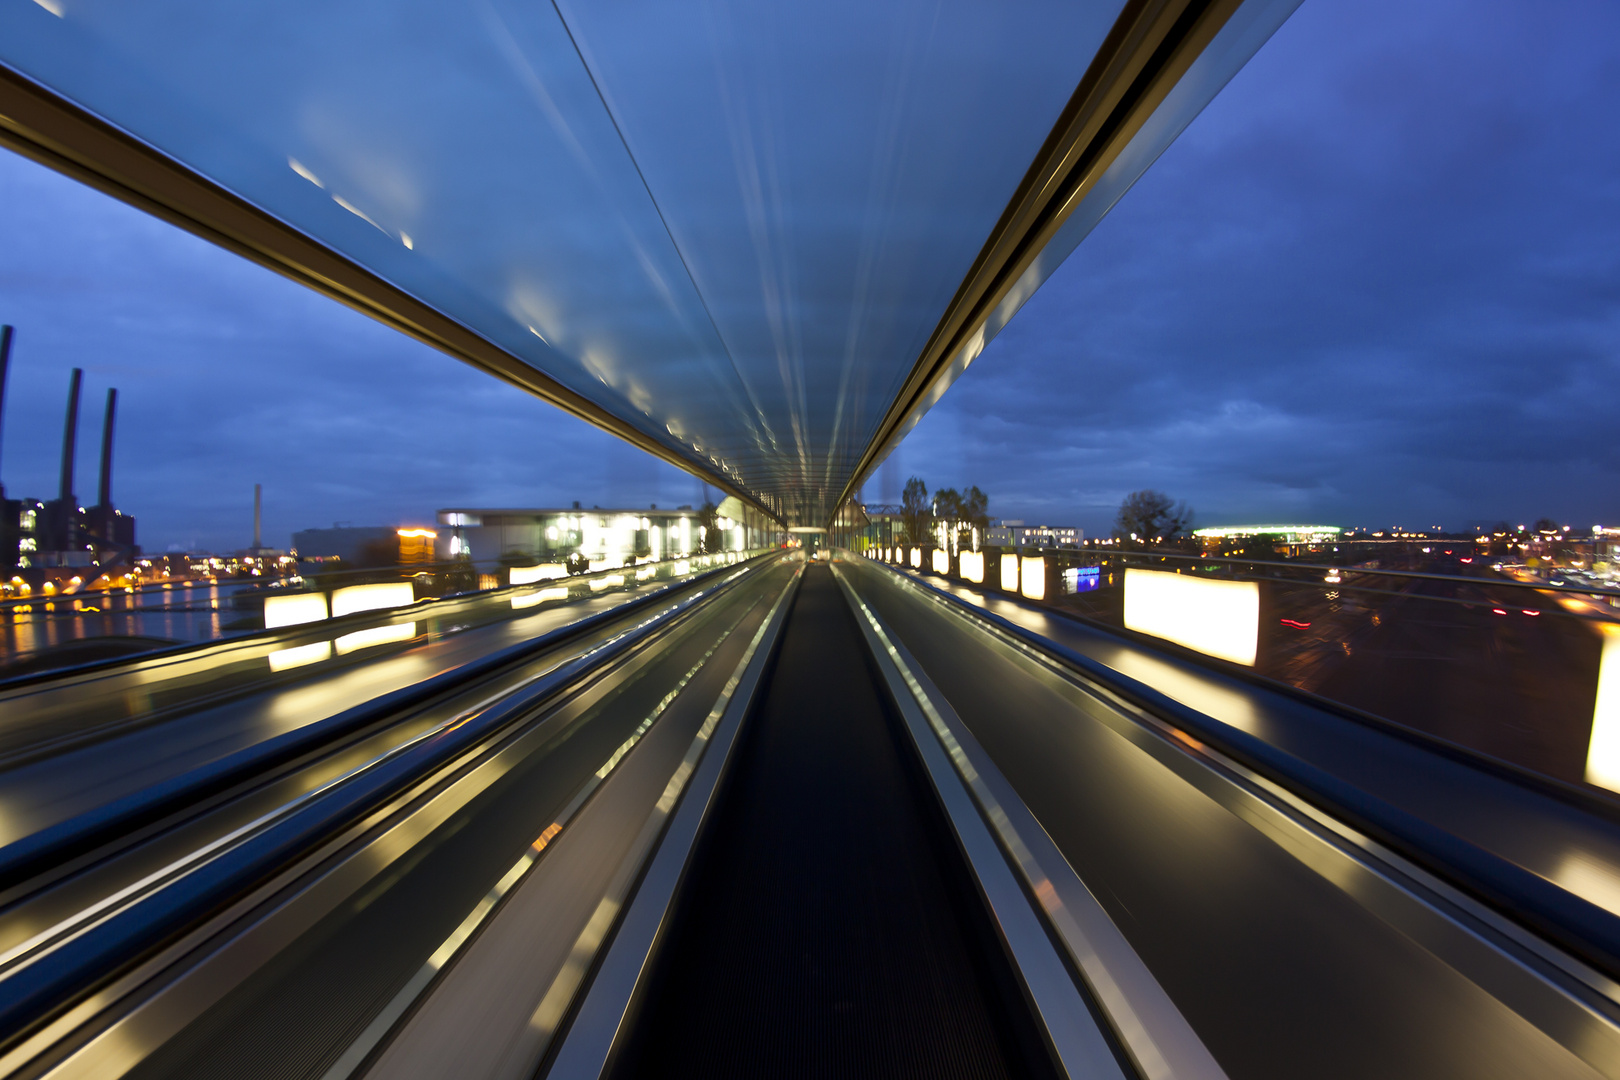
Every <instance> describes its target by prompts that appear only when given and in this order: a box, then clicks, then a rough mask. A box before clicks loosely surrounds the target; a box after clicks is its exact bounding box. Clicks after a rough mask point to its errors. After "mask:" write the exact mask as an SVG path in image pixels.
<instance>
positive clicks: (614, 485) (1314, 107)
mask: <svg viewBox="0 0 1620 1080" xmlns="http://www.w3.org/2000/svg"><path fill="white" fill-rule="evenodd" d="M1616 101H1620V8H1617V7H1615V6H1614V5H1612V4H1609V3H1605V2H1602V0H1591V2H1587V3H1547V4H1535V5H1531V4H1522V3H1521V4H1505V3H1490V2H1486V0H1473V2H1469V3H1462V2H1460V0H1429V2H1427V3H1424V4H1421V5H1413V4H1409V3H1393V2H1382V0H1306V2H1305V4H1304V5H1303V7H1301V9H1300V10H1299V12H1298V13H1297V14H1296V15H1295V16H1294V17H1293V18H1292V20H1291V21H1290V22H1289V23H1288V24H1287V25H1285V26H1284V27H1283V29H1282V30H1281V31H1280V32H1279V33H1278V35H1277V36H1276V37H1275V38H1274V39H1273V40H1272V41H1271V43H1270V44H1268V45H1267V46H1266V47H1265V48H1264V49H1263V50H1262V51H1261V53H1260V54H1259V55H1258V56H1257V57H1256V58H1255V60H1254V61H1252V62H1251V63H1250V65H1249V66H1248V67H1247V68H1245V69H1244V70H1243V71H1242V72H1240V73H1239V75H1238V76H1237V77H1236V79H1234V80H1233V82H1232V83H1231V85H1230V86H1229V87H1228V88H1227V89H1226V90H1225V91H1224V92H1223V93H1222V94H1221V96H1220V97H1218V98H1217V99H1216V101H1215V102H1214V103H1213V104H1212V105H1211V106H1210V107H1209V108H1208V109H1207V110H1206V111H1205V113H1204V114H1203V115H1202V116H1201V117H1200V118H1199V119H1198V120H1197V121H1195V122H1194V124H1193V125H1192V126H1191V127H1190V128H1189V129H1188V131H1187V132H1186V134H1185V135H1183V136H1182V138H1181V139H1180V140H1179V141H1178V142H1177V143H1176V144H1175V145H1174V146H1172V148H1171V149H1170V150H1169V152H1168V153H1166V154H1165V156H1164V157H1163V158H1162V159H1161V160H1160V161H1159V162H1158V163H1157V164H1156V165H1155V166H1154V167H1153V168H1152V169H1151V170H1149V172H1148V174H1147V175H1146V176H1145V177H1144V178H1143V179H1142V180H1141V181H1140V182H1139V183H1138V184H1137V186H1136V187H1135V188H1134V189H1133V190H1132V191H1131V192H1130V193H1129V194H1128V195H1127V196H1126V197H1125V198H1124V199H1123V200H1122V201H1121V203H1120V204H1119V205H1118V206H1117V207H1116V208H1115V210H1114V211H1113V213H1112V214H1111V215H1110V216H1109V217H1108V218H1107V219H1105V220H1104V222H1103V223H1102V225H1101V226H1100V227H1099V228H1098V229H1097V230H1096V231H1095V232H1094V233H1093V234H1092V236H1091V237H1090V238H1089V239H1088V240H1087V241H1086V242H1085V243H1084V244H1082V245H1081V247H1080V249H1079V250H1078V251H1077V252H1076V253H1075V255H1073V256H1072V257H1071V258H1070V259H1069V261H1068V262H1067V263H1066V264H1065V265H1064V267H1063V268H1062V269H1061V270H1060V271H1059V272H1058V273H1057V274H1056V275H1055V276H1054V277H1053V278H1052V279H1051V280H1050V281H1048V282H1047V284H1046V285H1045V286H1044V287H1043V288H1042V290H1041V291H1040V292H1039V293H1038V294H1037V295H1036V296H1035V298H1034V299H1033V300H1031V301H1030V303H1029V304H1028V305H1027V306H1026V307H1025V309H1024V310H1023V312H1022V313H1021V314H1020V315H1019V317H1018V318H1017V319H1016V320H1015V321H1014V322H1013V323H1012V325H1011V326H1010V327H1009V328H1008V329H1007V330H1006V331H1004V332H1003V333H1002V335H1001V336H1000V337H999V338H998V339H997V340H996V341H995V342H993V343H992V344H991V346H990V347H989V348H988V349H987V350H986V351H985V353H984V355H983V356H982V357H980V359H979V360H978V361H977V362H976V363H975V364H974V366H973V367H972V369H971V370H970V371H969V373H968V374H967V375H966V376H965V377H964V378H963V379H962V380H961V381H960V382H958V383H957V385H956V386H955V387H954V388H953V389H952V391H951V392H950V393H949V394H948V395H947V396H946V398H945V400H944V401H943V402H942V404H941V405H940V406H938V407H937V408H936V409H935V410H934V412H933V413H931V414H930V415H929V416H928V417H927V418H926V419H925V420H924V421H923V423H922V424H921V425H920V426H919V427H918V428H917V429H916V431H915V432H914V433H913V434H912V435H911V436H910V438H909V439H908V440H907V442H906V443H905V444H904V446H903V447H902V448H901V450H900V452H899V454H898V455H897V460H895V461H892V462H891V463H890V464H889V465H888V466H886V467H885V469H884V471H883V473H882V474H881V475H880V476H879V477H878V478H875V479H874V480H873V481H872V482H870V483H869V484H868V486H867V489H866V494H867V497H868V498H869V499H877V498H883V497H885V496H892V495H893V494H895V493H896V489H897V487H898V482H899V481H900V480H903V478H904V476H905V475H907V474H910V473H917V474H920V475H922V476H923V477H924V478H925V479H926V480H927V481H928V482H929V483H930V485H931V486H936V487H937V486H939V485H942V484H953V485H963V484H968V483H976V484H978V485H979V486H980V487H982V488H984V489H985V490H986V491H988V492H989V493H990V495H991V498H992V512H994V513H997V514H1000V515H1004V516H1010V517H1022V518H1026V519H1032V520H1045V521H1050V522H1053V523H1070V524H1079V525H1081V526H1083V527H1085V528H1086V529H1088V531H1097V530H1100V529H1104V528H1106V525H1107V523H1108V521H1109V519H1110V518H1111V516H1112V508H1113V507H1114V506H1117V504H1118V502H1119V499H1120V498H1121V496H1122V495H1123V494H1124V493H1126V492H1128V491H1130V490H1133V489H1136V488H1141V487H1157V488H1162V489H1164V490H1166V491H1168V492H1170V493H1171V494H1172V495H1174V496H1176V497H1182V498H1186V499H1188V500H1189V501H1191V502H1192V503H1193V505H1194V506H1195V507H1196V508H1197V510H1198V513H1199V517H1200V520H1201V521H1202V522H1204V523H1209V524H1216V523H1236V522H1242V521H1247V520H1256V519H1260V518H1266V519H1280V518H1288V519H1295V520H1298V519H1305V518H1309V519H1312V520H1313V521H1319V522H1324V523H1330V524H1341V525H1352V524H1362V523H1366V524H1396V523H1400V524H1412V525H1420V524H1434V523H1444V524H1447V525H1460V524H1461V523H1462V522H1464V521H1466V520H1471V519H1476V518H1490V519H1495V518H1499V517H1500V518H1509V519H1515V520H1518V519H1524V518H1527V517H1536V516H1540V515H1543V514H1546V515H1550V516H1553V517H1555V518H1559V519H1561V520H1565V521H1571V522H1573V523H1576V524H1581V525H1589V524H1591V523H1593V522H1595V521H1599V520H1602V521H1606V522H1611V523H1614V522H1620V439H1616V437H1615V432H1616V430H1617V424H1616V422H1615V420H1614V414H1615V405H1616V403H1620V136H1617V134H1616V131H1617V130H1620V125H1617V124H1616V123H1615V122H1614V119H1613V110H1614V103H1615V102H1616ZM0 321H4V322H11V323H15V324H17V325H18V327H19V336H18V341H17V347H16V350H15V353H14V356H13V364H12V371H11V379H10V385H9V387H8V392H7V407H6V414H7V415H6V418H5V428H4V434H3V444H0V480H4V482H5V485H6V490H7V493H8V494H9V495H12V496H18V495H37V496H40V497H48V496H49V495H50V494H52V493H54V490H55V486H56V465H57V454H58V450H59V446H60V431H61V421H62V408H63V404H64V398H65V393H66V387H67V381H68V375H67V372H68V370H69V369H70V368H71V367H73V366H80V367H83V368H85V370H86V404H85V407H84V410H83V419H82V430H83V435H82V437H81V442H80V472H79V479H78V483H77V489H78V493H79V494H80V496H81V498H84V499H88V498H89V497H90V496H92V495H93V493H94V489H95V477H94V463H95V453H96V439H97V438H98V436H99V416H100V409H101V404H102V400H103V397H104V394H105V390H106V388H107V387H108V386H110V385H116V386H117V387H118V388H119V390H120V410H121V414H120V419H119V435H118V455H117V465H116V470H115V472H116V475H115V481H114V489H115V497H116V498H115V501H116V502H117V503H118V504H119V505H120V506H122V507H123V508H125V509H126V510H128V511H131V512H133V513H135V514H136V515H137V516H138V518H139V521H140V529H141V540H142V542H143V543H144V544H145V545H146V546H147V547H148V548H149V549H153V550H163V549H165V548H167V547H169V546H171V545H178V546H185V547H192V546H201V547H209V548H232V547H237V546H240V545H243V544H245V543H246V542H247V540H248V533H249V530H250V528H251V493H252V485H253V484H254V483H255V482H260V483H263V484H264V486H265V492H266V534H267V536H266V539H267V540H268V541H269V542H272V543H285V542H286V541H287V537H288V534H290V532H291V531H292V530H294V529H298V528H304V527H308V526H313V525H325V524H330V523H332V522H334V521H349V522H354V523H355V524H373V523H410V522H423V521H426V520H428V519H429V518H430V517H431V514H432V512H433V510H435V509H436V508H438V507H442V506H451V505H475V506H476V505H483V506H489V505H546V504H558V503H566V502H568V501H571V500H574V499H581V500H584V501H585V503H586V505H590V504H592V503H600V504H602V505H610V504H612V505H641V504H647V503H659V504H679V503H687V502H693V501H694V500H696V499H698V498H700V497H701V491H700V489H699V485H698V483H697V481H695V480H693V479H691V478H690V477H687V476H686V475H685V474H682V473H679V472H677V471H676V470H675V469H673V468H671V467H669V466H665V465H663V464H661V463H659V462H656V461H654V460H652V459H650V458H648V457H646V456H644V455H642V454H640V453H639V452H638V451H634V450H631V449H629V448H628V447H625V446H623V445H621V444H619V443H617V442H616V441H615V440H614V439H612V438H611V437H609V436H607V435H604V434H601V433H599V432H596V431H594V430H593V429H591V428H589V427H587V426H586V425H584V424H582V423H580V422H577V421H574V420H571V419H569V418H567V417H565V416H563V415H562V414H560V413H557V412H556V411H555V410H551V409H549V408H547V407H546V406H544V405H541V404H539V403H538V402H535V401H533V400H531V399H528V398H526V397H524V396H523V395H521V394H519V393H518V392H516V391H513V390H510V389H507V388H505V387H503V386H501V385H500V384H497V383H496V382H494V381H493V380H491V379H488V378H486V377H484V376H482V375H480V374H478V373H477V372H474V371H472V370H471V369H469V368H465V367H463V366H461V365H460V364H458V363H456V362H454V361H451V360H448V359H446V358H445V357H443V356H441V355H439V354H437V353H435V352H433V351H431V350H429V349H427V348H426V347H423V346H420V345H418V344H416V343H414V342H411V341H409V340H406V339H404V338H402V337H400V336H399V335H397V334H395V333H393V332H391V331H389V330H386V329H384V328H382V327H380V326H378V325H376V324H374V323H372V322H370V321H369V320H368V319H366V318H364V317H362V316H360V315H357V314H355V313H353V312H351V311H349V310H347V309H345V308H342V307H339V306H337V305H335V304H333V303H332V302H330V301H328V300H325V299H323V298H321V297H318V296H315V295H314V294H311V293H309V292H307V291H305V290H303V289H302V288H300V287H298V286H296V285H293V284H291V283H289V282H287V281H284V280H282V279H281V278H279V277H277V276H275V275H273V274H271V273H269V272H267V271H264V270H261V269H259V268H257V267H254V266H251V265H249V264H246V263H244V262H242V261H241V260H239V259H237V258H235V257H234V256H230V255H227V254H225V253H223V252H220V251H218V250H216V249H214V248H212V247H210V246H209V245H207V244H206V243H204V242H202V241H199V240H196V239H195V238H192V237H190V236H188V235H186V234H183V233H180V232H178V231H176V230H174V229H173V228H171V227H169V226H167V225H164V224H162V223H160V222H157V221H155V220H153V219H150V218H147V217H145V216H144V215H142V214H140V213H139V212H136V211H133V210H131V209H129V208H127V207H124V206H122V205H121V204H118V203H115V202H113V201H111V200H109V199H107V198H105V197H103V196H101V195H99V194H96V193H94V192H92V191H89V190H87V189H84V188H82V187H80V186H78V185H76V184H74V183H73V182H71V181H68V180H65V179H63V178H61V177H58V176H56V175H55V174H53V173H51V172H49V171H48V170H45V169H43V168H41V167H39V166H36V165H33V164H31V163H29V162H26V161H23V160H21V159H18V158H15V157H11V156H0Z"/></svg>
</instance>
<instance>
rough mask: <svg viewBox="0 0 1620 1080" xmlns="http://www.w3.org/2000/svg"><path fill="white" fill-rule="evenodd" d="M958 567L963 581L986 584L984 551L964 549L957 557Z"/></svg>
mask: <svg viewBox="0 0 1620 1080" xmlns="http://www.w3.org/2000/svg"><path fill="white" fill-rule="evenodd" d="M956 568H957V570H958V571H959V572H960V573H961V575H962V580H963V581H971V582H974V583H975V584H979V585H983V584H984V552H982V551H964V552H962V554H960V555H958V556H957V557H956Z"/></svg>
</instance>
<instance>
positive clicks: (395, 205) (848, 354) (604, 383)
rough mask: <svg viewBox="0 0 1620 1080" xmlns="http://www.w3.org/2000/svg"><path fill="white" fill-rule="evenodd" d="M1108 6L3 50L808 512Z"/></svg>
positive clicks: (448, 9) (760, 493)
mask: <svg viewBox="0 0 1620 1080" xmlns="http://www.w3.org/2000/svg"><path fill="white" fill-rule="evenodd" d="M1288 6H1289V7H1291V6H1292V4H1289V5H1288ZM1119 10H1120V6H1119V4H1118V3H1117V2H1115V0H1109V2H1106V3H1103V2H1074V0H1061V2H1059V0H1028V2H1020V3H1016V4H1012V3H1003V4H985V3H981V2H977V0H975V2H967V0H945V2H929V3H924V2H920V0H909V2H908V0H896V2H886V3H878V2H873V0H831V2H822V3H817V4H796V5H785V4H784V5H772V4H764V3H758V2H742V0H712V2H708V3H692V4H676V3H668V2H650V0H632V2H622V3H610V4H604V3H579V2H577V0H558V3H556V4H555V5H551V4H545V5H542V4H536V3H532V2H525V3H515V2H509V0H471V2H469V3H465V4H454V5H449V4H443V3H429V2H425V0H386V2H385V0H345V2H339V3H333V2H332V0H319V2H314V0H286V2H283V3H280V4H276V5H273V6H268V7H267V6H263V5H234V4H219V3H215V2H203V0H189V2H176V0H166V2H165V0H150V2H146V3H140V4H131V3H127V2H125V0H35V2H34V3H32V4H30V3H22V2H12V3H7V4H5V5H0V60H3V61H4V62H5V63H6V64H7V65H9V66H11V67H12V68H13V69H14V70H16V71H18V72H20V73H22V74H24V75H25V76H27V77H29V78H31V79H33V80H35V81H36V82H38V83H40V84H43V85H44V86H46V87H48V88H49V89H51V90H52V91H54V92H56V93H58V94H60V95H62V96H64V97H66V98H68V99H70V100H72V101H74V102H76V103H78V104H79V105H81V106H83V107H84V108H86V109H88V110H90V111H92V112H94V113H97V114H98V115H100V116H102V117H104V118H106V119H107V120H109V121H110V122H112V123H114V124H116V125H118V126H120V127H122V128H124V129H125V130H127V131H129V132H131V133H132V134H134V135H136V136H138V137H139V138H141V139H143V140H145V141H146V142H148V143H149V144H151V145H152V146H154V147H156V148H158V149H160V150H162V151H163V152H165V153H166V154H168V155H170V156H171V157H173V158H174V159H176V160H177V161H179V162H180V163H182V164H183V165H185V166H187V167H189V168H191V169H192V170H195V171H196V172H198V173H200V174H202V175H204V176H206V177H208V178H210V179H212V180H213V181H215V182H217V183H219V184H221V185H222V186H224V187H226V188H228V189H230V190H232V191H234V192H235V193H237V194H238V195H240V196H241V197H243V198H245V199H246V200H248V201H249V202H251V203H253V204H255V205H256V206H258V207H260V208H261V209H263V210H265V211H266V212H268V213H270V214H272V215H274V216H276V217H277V218H279V219H280V220H282V221H284V222H286V223H288V224H290V225H292V226H294V227H296V228H297V229H299V230H301V231H303V232H304V233H306V234H308V235H310V236H312V237H314V238H316V239H318V240H319V241H321V242H322V243H324V244H326V245H327V246H329V247H330V248H332V249H333V250H335V251H337V252H339V253H340V254H341V255H343V256H345V257H346V258H348V259H350V260H352V261H354V262H356V263H358V264H359V265H361V266H363V267H365V268H367V269H368V270H370V271H372V272H373V273H375V274H377V275H379V276H380V277H382V278H384V279H385V280H387V281H389V282H391V283H393V284H394V285H396V286H398V287H400V288H401V289H403V290H405V291H407V292H409V293H411V294H412V295H414V296H415V297H417V298H418V299H420V300H422V301H423V302H425V303H427V304H429V305H430V306H432V307H434V308H436V309H438V310H439V311H441V312H443V313H445V314H447V315H449V316H451V317H452V318H454V319H456V320H458V321H459V322H461V323H462V324H464V325H465V326H467V327H469V328H471V329H472V330H474V331H475V332H476V333H478V334H479V335H481V336H482V337H484V338H486V339H487V340H489V341H490V342H492V343H494V344H495V345H496V346H498V347H499V348H501V349H503V350H505V351H506V352H508V353H510V354H512V355H513V356H515V357H517V358H519V359H520V360H522V361H523V362H524V363H527V364H529V365H531V366H532V367H534V368H536V369H538V370H539V371H541V372H543V373H545V374H546V375H549V376H550V377H551V378H553V379H555V380H556V381H557V382H559V383H561V384H563V385H564V386H566V387H569V388H571V389H573V390H574V391H576V392H578V393H579V394H581V395H582V396H585V397H587V398H589V399H592V400H594V401H595V402H597V403H598V404H600V405H601V406H603V407H604V408H606V409H607V410H608V411H609V412H611V413H613V414H615V415H616V416H618V417H619V418H620V419H622V420H624V421H627V422H628V423H629V424H631V425H632V426H634V427H636V428H638V429H639V430H641V431H642V432H644V433H646V434H648V435H650V436H652V437H653V438H655V439H657V440H658V441H660V442H661V443H663V444H664V445H665V446H666V447H668V448H670V449H671V450H673V451H675V452H676V453H677V454H679V455H680V456H682V457H683V458H684V459H685V460H687V461H688V462H690V463H691V464H692V466H693V467H694V469H696V470H698V471H700V472H707V473H709V474H710V475H711V476H720V477H724V478H725V479H726V480H728V481H729V483H730V484H731V485H732V486H734V487H735V488H737V489H740V490H742V491H744V492H746V493H748V494H751V495H753V496H754V497H755V498H757V499H758V500H759V501H760V502H761V503H762V504H763V505H765V506H766V507H768V508H770V509H772V510H773V511H774V512H776V513H778V514H779V515H781V516H782V517H783V518H784V520H785V521H786V522H787V523H789V524H817V525H819V524H821V523H822V522H824V521H825V520H826V518H827V517H828V516H829V515H830V512H831V510H832V508H833V507H832V504H833V502H834V501H835V500H836V499H837V497H838V496H839V494H840V492H841V491H842V490H843V488H844V486H845V484H846V483H847V482H848V481H849V480H850V479H851V476H852V474H853V471H854V469H855V468H856V464H857V461H858V459H859V458H860V457H861V455H862V453H863V451H864V450H865V449H866V448H867V446H868V444H869V443H870V442H871V440H872V439H873V436H874V433H875V432H876V430H877V427H878V424H879V422H880V420H881V419H882V417H883V415H884V413H885V411H886V409H887V408H888V407H889V405H890V403H891V402H892V401H893V400H894V399H895V397H896V395H897V393H898V392H899V390H900V387H901V384H902V382H903V381H904V380H905V379H906V377H907V375H908V374H909V373H910V372H911V369H912V366H913V365H914V364H915V363H916V361H917V359H918V356H919V354H920V353H921V351H922V350H923V348H924V345H925V344H926V343H927V341H928V339H929V336H930V334H931V333H932V332H933V331H934V329H935V327H936V325H937V324H938V323H939V320H940V318H941V316H942V315H943V313H944V312H945V310H946V308H947V306H948V305H949V304H950V302H951V299H952V297H953V295H954V294H955V292H956V290H957V289H958V287H959V286H960V285H961V284H962V282H963V279H964V277H965V275H966V274H967V273H968V271H969V268H970V267H971V265H972V264H973V261H974V259H975V257H976V256H977V255H978V254H979V252H980V250H981V248H982V247H983V245H984V243H985V240H986V238H987V236H989V235H990V233H991V232H992V230H993V228H994V227H995V225H996V222H997V220H998V218H999V217H1000V216H1001V214H1002V212H1003V210H1004V209H1005V208H1006V207H1007V205H1008V202H1009V199H1010V198H1011V197H1012V196H1013V194H1014V191H1015V189H1016V188H1017V186H1018V184H1019V182H1020V180H1021V179H1022V178H1023V176H1024V174H1025V172H1026V170H1027V169H1028V168H1029V165H1030V162H1031V161H1032V160H1033V159H1034V158H1035V156H1036V155H1037V153H1038V151H1039V150H1040V149H1041V146H1042V144H1043V141H1044V140H1045V139H1046V137H1047V136H1048V134H1049V133H1050V132H1051V130H1052V128H1053V125H1054V123H1055V122H1056V121H1057V119H1058V117H1059V114H1060V112H1061V110H1062V109H1063V107H1064V106H1065V104H1066V103H1067V102H1068V100H1069V98H1070V96H1071V95H1072V94H1073V93H1074V91H1075V87H1076V86H1077V84H1078V83H1079V82H1080V79H1081V77H1082V75H1083V74H1084V73H1085V71H1086V68H1087V66H1088V64H1090V62H1091V60H1092V57H1093V55H1094V54H1095V52H1096V51H1097V49H1098V47H1099V46H1100V45H1101V44H1102V42H1103V39H1104V37H1105V36H1106V35H1107V33H1108V32H1109V30H1110V28H1111V27H1112V25H1113V23H1114V21H1115V19H1116V17H1117V16H1118V15H1119ZM1279 21H1280V20H1279ZM1261 40H1263V38H1262V39H1261ZM1256 44H1257V43H1256ZM1244 58H1246V56H1245V57H1244ZM1228 74H1229V72H1228ZM1220 81H1222V82H1223V81H1224V79H1221V80H1220ZM1218 85H1219V83H1218V82H1217V84H1216V87H1215V88H1218ZM1213 92H1214V90H1213V89H1211V90H1210V91H1209V93H1210V94H1213ZM1203 100H1207V97H1206V98H1204V99H1203ZM1201 105H1202V100H1200V101H1198V102H1197V106H1198V107H1201ZM1193 111H1194V112H1196V108H1194V109H1193ZM1175 130H1176V131H1179V130H1180V129H1179V127H1176V128H1175ZM1173 135H1174V132H1171V134H1170V136H1169V137H1173ZM1164 141H1165V142H1168V138H1166V139H1165V140H1164ZM1161 148H1162V147H1161ZM1148 160H1151V156H1150V157H1149V158H1148ZM1141 167H1142V168H1145V167H1146V162H1143V163H1142V164H1141ZM1131 178H1132V179H1134V174H1133V175H1132V177H1131ZM1116 197H1117V196H1116ZM1071 246H1072V245H1071ZM1062 254H1067V249H1066V248H1065V250H1064V251H1063V252H1062ZM1060 257H1061V256H1060ZM1048 269H1049V268H1048ZM1042 276H1044V272H1043V273H1042ZM1019 302H1021V300H1020V301H1019ZM942 389H943V388H941V390H942Z"/></svg>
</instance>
